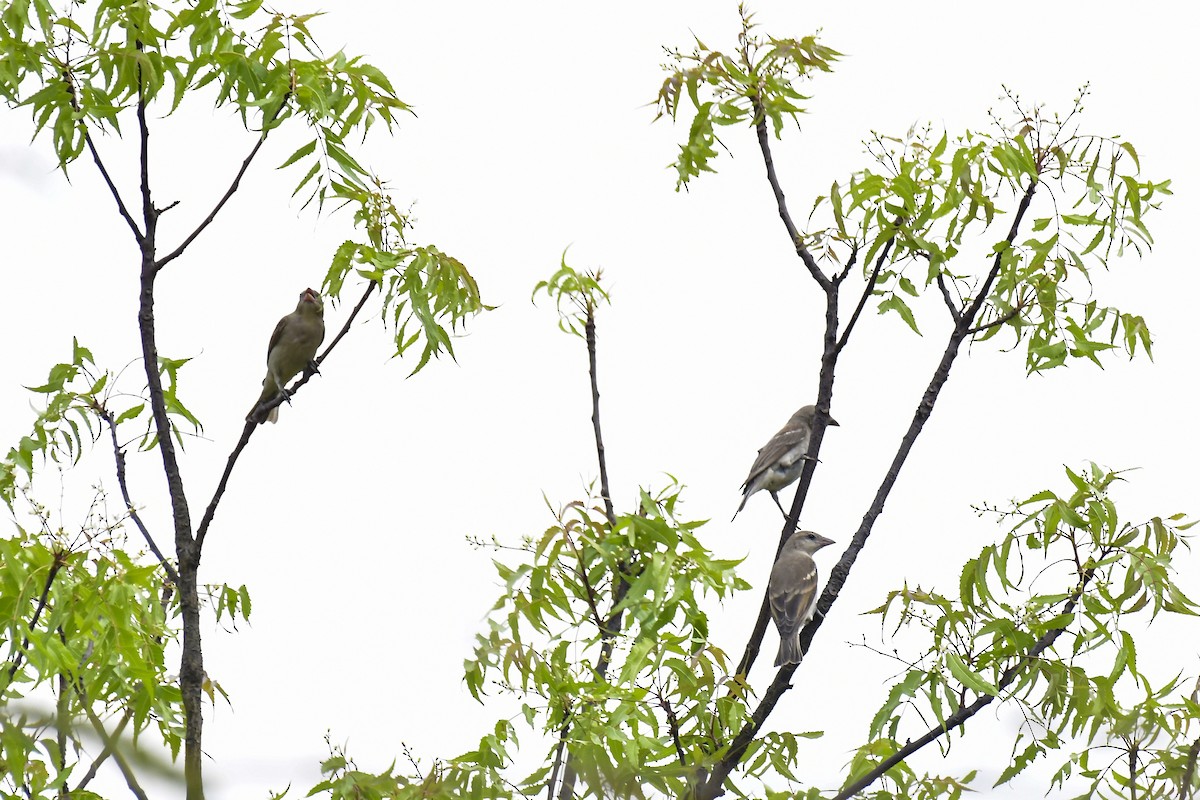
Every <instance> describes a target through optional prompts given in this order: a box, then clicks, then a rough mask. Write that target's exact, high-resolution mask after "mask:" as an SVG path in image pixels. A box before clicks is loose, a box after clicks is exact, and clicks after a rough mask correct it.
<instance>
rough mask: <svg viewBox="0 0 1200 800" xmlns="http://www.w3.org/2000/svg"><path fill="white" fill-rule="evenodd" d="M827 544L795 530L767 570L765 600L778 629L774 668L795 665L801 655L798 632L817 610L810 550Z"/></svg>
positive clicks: (814, 568) (817, 536) (814, 566)
mask: <svg viewBox="0 0 1200 800" xmlns="http://www.w3.org/2000/svg"><path fill="white" fill-rule="evenodd" d="M827 544H833V539H826V538H825V537H824V536H822V535H821V534H819V533H813V532H812V531H796V532H795V533H793V534H792V535H791V537H790V538H789V539H788V540H787V541H786V542H785V543H784V545H783V552H781V553H780V554H779V558H778V559H777V560H776V561H775V566H774V567H773V568H772V569H771V581H770V583H768V584H767V599H768V600H769V601H770V603H771V619H773V620H775V627H776V628H778V629H779V654H778V655H776V656H775V666H777V667H781V666H783V665H784V664H799V663H800V659H802V658H804V652H803V651H802V650H801V649H800V631H802V630H804V626H805V625H807V624H808V621H809V620H810V619H812V618H813V614H814V613H816V610H817V562H816V561H814V560H813V553H815V552H817V551H818V550H820V549H821V548H822V547H824V546H825V545H827Z"/></svg>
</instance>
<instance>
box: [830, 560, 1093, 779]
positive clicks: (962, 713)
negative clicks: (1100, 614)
mask: <svg viewBox="0 0 1200 800" xmlns="http://www.w3.org/2000/svg"><path fill="white" fill-rule="evenodd" d="M1094 574H1095V570H1094V569H1089V570H1087V571H1085V572H1084V574H1083V578H1082V579H1081V580H1080V582H1079V584H1078V588H1077V589H1076V590H1075V593H1074V596H1073V597H1072V598H1071V599H1070V601H1068V602H1067V604H1066V606H1064V608H1063V613H1065V614H1070V613H1072V612H1073V611H1074V610H1075V606H1076V605H1077V604H1078V603H1079V598H1080V597H1082V596H1083V590H1084V588H1085V587H1086V586H1087V584H1088V582H1089V581H1090V580H1091V578H1092V576H1093V575H1094ZM1065 630H1066V628H1054V629H1053V630H1049V631H1046V633H1044V634H1043V635H1042V638H1041V639H1038V640H1037V642H1036V643H1034V645H1033V647H1031V648H1029V652H1028V653H1026V654H1025V655H1024V656H1022V657H1021V659H1020V660H1019V661H1018V662H1017V663H1016V664H1013V665H1012V666H1011V667H1009V668H1008V669H1006V670H1005V671H1004V674H1003V675H1001V676H1000V682H999V683H997V684H996V688H997V689H998V690H999V691H1003V690H1004V689H1006V688H1007V687H1008V686H1009V685H1011V684H1012V682H1013V681H1015V680H1016V679H1017V677H1018V676H1020V674H1021V671H1022V670H1024V669H1025V667H1027V666H1028V665H1029V664H1032V663H1033V662H1034V661H1035V660H1037V658H1038V656H1040V655H1041V654H1042V653H1043V652H1045V651H1046V650H1047V649H1048V648H1049V647H1050V646H1051V645H1053V644H1054V641H1055V640H1056V639H1057V638H1058V637H1059V636H1060V635H1062V633H1063V631H1065ZM998 696H999V692H997V694H996V695H989V694H984V695H980V696H978V697H976V698H975V701H974V702H973V703H971V704H970V705H969V706H964V707H962V708H959V709H958V711H956V712H954V713H953V714H951V715H950V716H949V717H947V718H946V722H945V724H944V725H939V726H937V727H935V728H930V729H929V730H928V731H927V732H926V733H925V734H924V735H923V736H921V737H920V738H918V739H911V740H909V741H908V742H906V743H905V744H904V746H903V747H901V748H900V749H899V750H897V751H896V752H895V753H893V754H892V755H890V756H888V757H887V758H885V759H884V760H883V761H881V762H879V763H878V764H877V765H876V766H875V767H874V768H873V769H872V770H871V771H870V772H868V773H867V774H866V775H864V776H862V777H861V778H859V779H858V780H856V781H855V782H854V783H852V784H849V785H847V786H845V787H843V788H842V790H841V791H840V792H838V793H837V794H836V795H835V796H834V798H833V800H847V798H850V797H853V796H854V795H856V794H858V793H859V792H861V791H862V790H863V789H865V788H866V787H868V786H870V785H871V784H872V783H874V782H875V781H877V780H879V778H881V777H882V776H883V775H885V774H886V773H887V771H888V770H890V769H891V768H892V767H894V766H896V765H897V764H899V763H900V762H901V761H903V760H904V759H906V758H908V757H909V756H910V755H912V754H913V753H915V752H917V751H918V750H920V749H921V748H923V747H925V746H926V745H928V744H930V743H932V742H935V741H937V740H938V739H940V738H941V737H942V736H945V735H946V734H948V733H950V732H951V731H953V730H955V729H957V728H961V727H962V726H963V725H965V724H966V722H967V720H969V719H970V718H971V717H973V716H975V715H976V714H978V713H979V712H980V711H982V710H983V709H985V708H987V707H988V706H989V705H990V704H991V703H992V701H993V700H995V699H996V697H998Z"/></svg>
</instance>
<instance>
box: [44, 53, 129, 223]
mask: <svg viewBox="0 0 1200 800" xmlns="http://www.w3.org/2000/svg"><path fill="white" fill-rule="evenodd" d="M62 77H63V80H64V81H65V82H66V84H67V93H68V94H69V95H70V96H71V108H73V109H74V110H75V111H76V113H79V114H82V112H83V109H82V108H81V107H80V105H79V96H78V95H77V94H76V93H75V82H74V81H73V80H71V73H70V72H68V71H67V70H63V74H62ZM79 124H80V125H81V126H82V127H83V142H84V144H86V145H87V149H88V152H89V153H91V154H92V161H94V162H96V168H97V169H99V170H100V177H102V178H104V183H105V185H107V186H108V191H109V192H110V193H111V194H112V196H113V200H116V201H117V211H118V212H119V213H120V215H121V218H122V219H123V220H125V223H126V224H127V225H129V230H131V231H133V238H134V239H135V240H137V243H138V245H141V243H142V240H143V239H145V234H144V233H142V231H141V229H140V228H138V226H137V223H136V222H134V221H133V215H132V214H130V213H129V209H128V208H127V207H126V206H125V201H124V200H123V199H121V192H120V191H119V190H118V189H117V185H116V184H115V183H114V182H113V179H112V176H111V175H109V174H108V169H107V168H106V167H105V166H104V161H103V160H102V159H101V158H100V151H99V150H97V149H96V143H95V142H93V141H92V134H91V132H90V131H89V130H88V126H87V122H86V121H84V120H81V121H80V123H79Z"/></svg>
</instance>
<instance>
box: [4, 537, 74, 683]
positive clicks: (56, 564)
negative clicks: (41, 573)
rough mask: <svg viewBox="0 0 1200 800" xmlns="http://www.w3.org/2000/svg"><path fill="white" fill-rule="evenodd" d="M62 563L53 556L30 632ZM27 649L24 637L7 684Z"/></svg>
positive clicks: (36, 621)
mask: <svg viewBox="0 0 1200 800" xmlns="http://www.w3.org/2000/svg"><path fill="white" fill-rule="evenodd" d="M62 567H63V562H62V561H61V560H60V559H59V557H58V554H57V553H55V555H54V563H52V564H51V565H50V571H49V572H48V573H47V574H46V583H45V585H44V586H42V596H41V597H39V598H38V604H37V608H35V609H34V610H33V616H32V617H30V619H29V625H28V628H29V630H30V632H32V631H33V629H34V628H36V627H37V623H38V619H40V618H41V616H42V612H43V611H44V610H45V609H46V602H47V601H48V600H49V599H50V587H51V585H53V584H54V579H55V578H56V577H58V571H59V570H60V569H62ZM28 648H29V637H28V636H25V637H24V640H23V641H22V642H21V647H20V648H19V649H18V650H17V651H16V653H14V654H13V660H12V664H10V665H9V667H8V682H9V683H11V682H12V679H13V678H14V677H15V676H16V674H17V670H18V669H20V668H21V662H22V661H24V660H25V651H26V650H27V649H28Z"/></svg>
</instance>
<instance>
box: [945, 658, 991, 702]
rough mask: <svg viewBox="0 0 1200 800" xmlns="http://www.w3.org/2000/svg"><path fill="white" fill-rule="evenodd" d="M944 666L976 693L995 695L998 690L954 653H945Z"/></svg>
mask: <svg viewBox="0 0 1200 800" xmlns="http://www.w3.org/2000/svg"><path fill="white" fill-rule="evenodd" d="M945 661H946V666H947V667H948V668H949V669H950V674H951V675H953V676H954V678H955V680H957V681H958V682H959V683H961V684H962V685H963V686H966V687H967V688H968V689H970V690H971V691H973V692H975V693H977V694H983V695H987V696H989V697H995V696H996V695H997V694H999V693H1000V692H999V690H998V689H997V688H996V687H995V685H994V684H992V683H991V682H989V681H988V680H986V679H985V678H984V677H983V676H982V675H980V674H979V673H977V672H974V671H972V670H971V669H970V668H969V667H967V665H966V664H965V663H964V662H963V660H962V659H961V658H959V656H958V655H957V654H956V653H946V654H945Z"/></svg>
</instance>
